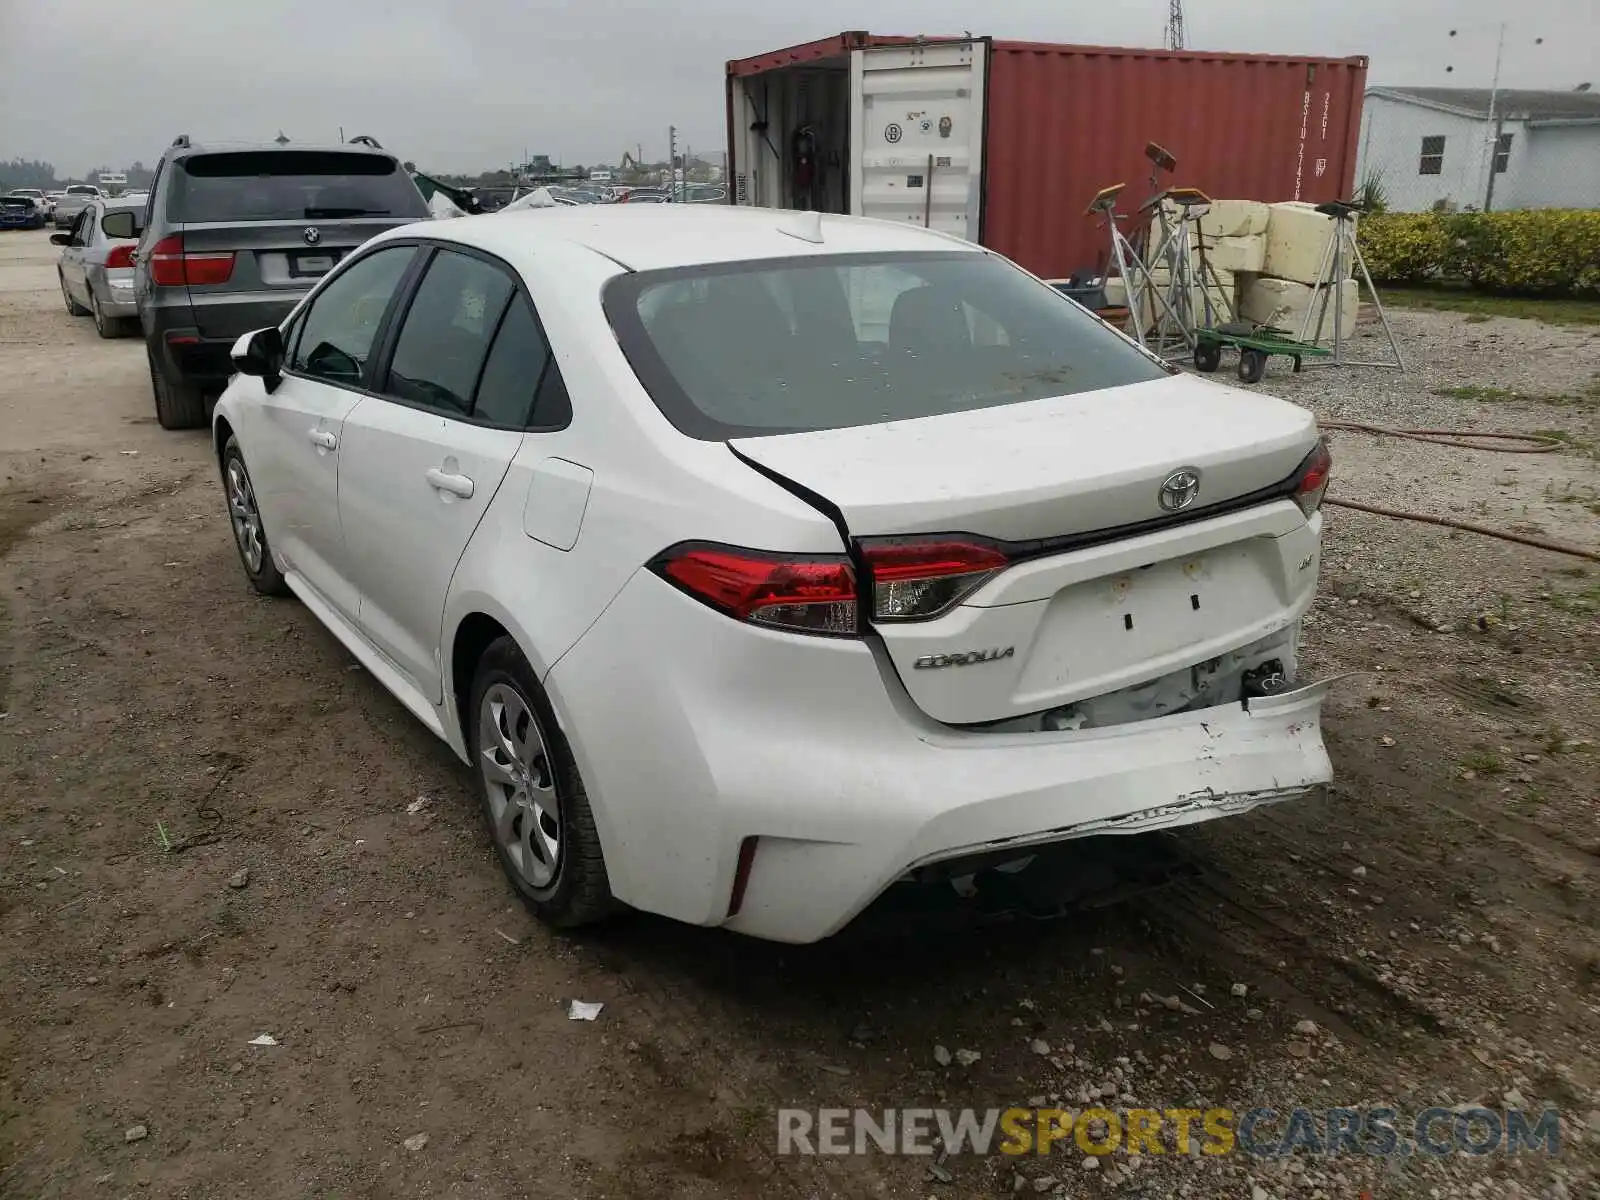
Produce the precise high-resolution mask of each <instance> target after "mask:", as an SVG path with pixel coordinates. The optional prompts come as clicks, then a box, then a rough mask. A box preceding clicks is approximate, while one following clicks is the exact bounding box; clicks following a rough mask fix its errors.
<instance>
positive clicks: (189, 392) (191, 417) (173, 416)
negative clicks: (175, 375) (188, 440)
mask: <svg viewBox="0 0 1600 1200" xmlns="http://www.w3.org/2000/svg"><path fill="white" fill-rule="evenodd" d="M145 357H146V358H148V359H149V360H150V390H151V391H152V392H153V393H154V394H155V400H156V420H157V421H159V422H160V423H161V428H163V429H199V428H200V427H201V426H202V425H204V424H205V423H206V398H205V394H204V393H203V392H201V390H200V389H199V388H197V387H195V386H194V385H193V384H187V383H169V382H167V380H166V379H165V378H164V377H163V376H162V374H161V371H160V368H158V367H157V366H156V356H155V355H154V354H153V353H152V352H151V350H150V348H149V347H148V346H147V347H145Z"/></svg>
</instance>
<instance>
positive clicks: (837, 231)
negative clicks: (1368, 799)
mask: <svg viewBox="0 0 1600 1200" xmlns="http://www.w3.org/2000/svg"><path fill="white" fill-rule="evenodd" d="M233 357H234V361H235V363H236V365H237V366H238V368H239V371H240V372H241V374H240V375H239V376H238V377H237V378H236V379H235V380H234V381H233V383H232V384H231V385H230V386H229V387H228V389H227V391H226V392H225V393H224V394H223V396H222V398H221V399H220V401H219V402H218V404H217V406H216V412H215V417H214V424H213V437H214V447H215V452H216V454H217V459H218V462H219V465H220V469H221V475H222V480H223V486H224V491H225V495H226V500H227V506H228V514H229V517H230V521H231V524H232V529H233V532H234V536H235V539H236V542H237V546H238V551H239V555H240V560H241V562H242V564H243V567H244V571H245V574H246V576H247V577H248V579H249V581H250V582H251V583H252V584H253V585H254V586H255V588H256V589H258V590H259V591H262V592H265V593H282V592H285V591H290V592H293V593H294V594H296V595H297V596H299V597H300V598H301V599H302V600H303V601H304V603H305V604H306V605H307V607H309V608H310V609H311V610H312V612H313V613H314V614H315V615H316V616H317V617H318V618H319V619H320V620H321V621H323V622H324V623H325V624H326V625H327V626H328V628H329V629H331V630H332V631H333V633H334V634H335V635H336V636H337V637H338V638H339V639H340V640H341V641H342V642H344V644H345V645H346V646H347V647H348V648H349V649H350V650H351V652H352V653H353V654H354V655H355V656H356V657H357V659H358V660H359V661H360V662H362V663H363V664H364V665H366V666H367V668H368V669H369V670H370V671H371V672H372V673H373V674H374V675H376V676H377V678H378V679H379V680H380V681H381V682H382V683H383V684H384V685H385V686H386V687H387V688H389V689H390V690H391V691H392V692H393V693H394V694H395V695H396V696H397V697H398V698H399V699H400V701H401V702H402V703H403V704H404V705H405V706H406V707H407V708H408V709H410V710H411V712H412V713H414V714H415V715H416V716H417V717H418V718H419V719H420V720H421V722H422V723H423V724H424V725H425V726H426V727H427V728H428V729H430V730H431V731H432V732H434V733H435V734H437V735H438V736H439V737H441V738H443V739H444V740H445V742H447V743H448V744H449V746H450V748H451V749H452V750H453V751H454V752H455V753H456V754H457V755H458V756H459V757H460V758H461V759H462V760H463V762H465V763H468V764H470V766H471V767H472V770H473V772H474V774H475V775H476V776H477V784H478V787H479V789H480V795H481V797H482V805H483V809H484V813H485V816H486V819H487V823H488V826H489V829H490V831H491V835H492V839H493V843H494V846H495V849H496V851H497V854H498V856H499V859H500V862H501V864H502V866H503V867H504V868H505V871H506V873H507V875H508V876H509V878H510V880H511V882H512V884H513V886H514V887H515V889H516V890H517V891H518V893H520V894H521V895H522V896H523V897H524V898H525V899H526V900H527V902H528V903H529V904H530V905H531V907H532V908H533V910H534V911H535V913H537V914H538V915H539V916H540V917H542V918H544V919H545V920H547V921H550V922H552V923H554V924H557V925H575V924H579V923H583V922H586V921H592V920H595V919H598V918H600V917H602V916H604V915H605V914H606V913H608V912H609V911H611V910H612V908H613V906H614V905H615V904H617V903H623V904H627V905H632V906H634V907H637V908H641V909H647V910H650V911H652V912H657V913H663V914H666V915H668V916H671V917H674V918H677V919H679V920H683V921H689V922H694V923H698V924H704V925H723V926H726V927H728V928H730V929H734V930H738V931H741V932H744V933H748V934H753V935H759V936H762V937H769V938H777V939H782V940H788V941H796V942H804V941H810V940H814V939H817V938H821V937H824V936H826V935H828V934H830V933H832V932H834V931H836V930H838V929H839V928H840V927H842V926H843V925H844V924H846V923H847V922H848V921H849V920H851V918H852V917H854V916H855V915H856V914H857V913H858V912H860V911H861V910H862V908H864V907H865V906H866V905H867V904H868V903H870V902H871V901H872V900H873V899H874V898H875V897H876V896H878V895H879V894H880V893H882V892H883V891H884V890H885V889H887V888H889V887H890V886H891V885H892V884H894V883H895V882H896V881H899V880H903V879H906V878H907V877H911V878H924V879H926V878H934V877H945V876H948V875H949V874H952V873H962V872H970V871H973V870H975V869H976V868H977V867H978V866H981V865H983V864H985V863H994V862H997V861H999V862H1007V861H1010V860H1018V859H1024V858H1025V857H1026V856H1028V855H1029V854H1030V853H1032V852H1033V851H1034V850H1036V849H1038V848H1040V847H1043V846H1047V845H1051V844H1054V843H1059V842H1061V841H1064V840H1068V839H1072V838H1078V837H1083V836H1086V835H1090V834H1102V833H1110V834H1120V833H1130V832H1133V831H1137V830H1149V829H1161V828H1172V827H1176V826H1182V825H1187V824H1191V823H1194V822H1199V821H1205V820H1210V819H1213V818H1217V817H1221V816H1225V815H1228V814H1232V813H1239V812H1243V811H1246V810H1248V809H1251V808H1254V807H1256V806H1258V805H1262V804H1266V803H1268V802H1272V801H1281V800H1285V799H1287V798H1289V797H1293V796H1297V795H1300V794H1302V793H1304V792H1306V791H1307V790H1308V789H1311V788H1312V787H1314V786H1316V785H1318V784H1320V783H1322V782H1324V781H1326V780H1327V779H1328V778H1329V776H1330V767H1329V762H1328V756H1327V754H1326V752H1325V750H1324V748H1323V743H1322V737H1321V733H1320V727H1319V710H1320V706H1321V703H1322V697H1323V693H1324V690H1325V687H1326V685H1325V684H1319V685H1313V686H1309V687H1307V686H1300V685H1299V684H1298V683H1297V682H1296V652H1297V640H1298V629H1299V621H1300V617H1301V615H1302V614H1303V613H1305V612H1306V610H1307V608H1308V607H1309V606H1310V604H1311V602H1312V598H1313V593H1314V591H1315V588H1316V580H1317V567H1318V555H1319V536H1320V531H1321V525H1322V518H1321V516H1320V515H1319V512H1318V509H1319V506H1320V503H1321V499H1322V495H1323V490H1324V488H1325V487H1326V484H1327V480H1328V470H1329V459H1328V455H1327V450H1326V448H1325V447H1324V445H1323V443H1322V442H1321V440H1320V439H1319V437H1318V432H1317V428H1316V423H1315V420H1314V418H1313V417H1312V415H1311V414H1310V413H1309V412H1307V411H1305V410H1304V409H1301V408H1298V407H1295V406H1293V405H1291V404H1288V403H1285V402H1284V401H1281V400H1276V399H1272V398H1270V397H1265V396H1261V395H1258V394H1255V393H1252V392H1248V391H1244V390H1240V389H1235V388H1231V387H1227V386H1223V385H1220V384H1217V383H1214V382H1211V381H1208V380H1202V379H1199V378H1196V377H1193V376H1188V375H1185V374H1183V373H1181V372H1177V371H1175V370H1172V369H1170V368H1168V367H1166V366H1165V365H1164V364H1162V363H1161V362H1160V361H1159V360H1157V359H1155V358H1153V357H1152V356H1149V355H1147V354H1146V353H1145V352H1144V351H1142V350H1141V349H1139V348H1138V347H1136V346H1135V345H1134V344H1133V343H1132V342H1130V341H1129V340H1128V339H1127V338H1125V337H1123V336H1122V335H1121V334H1119V333H1117V332H1115V331H1113V330H1112V329H1111V328H1110V327H1108V326H1106V325H1104V324H1102V323H1101V322H1100V321H1098V320H1097V319H1095V318H1094V317H1093V316H1091V315H1090V314H1088V313H1087V312H1085V311H1084V310H1083V309H1081V308H1080V307H1079V306H1078V305H1076V304H1075V303H1073V302H1072V301H1071V300H1068V299H1066V298H1065V297H1063V296H1061V295H1060V294H1059V293H1057V292H1055V291H1054V290H1053V289H1051V288H1050V287H1049V286H1047V285H1046V284H1044V283H1042V282H1040V281H1039V280H1038V279H1036V278H1034V277H1033V276H1031V275H1029V274H1027V273H1026V272H1024V271H1022V270H1021V269H1019V268H1017V267H1015V266H1014V265H1012V264H1011V263H1009V262H1007V261H1006V260H1004V259H1002V258H1000V257H999V256H998V255H996V254H993V253H991V252H989V251H986V250H984V249H982V248H981V247H978V246H976V245H974V244H972V243H969V242H965V241H960V240H957V239H954V238H949V237H946V236H944V235H942V234H938V233H935V232H931V231H928V230H923V229H919V228H910V227H906V226H904V225H899V224H888V223H880V222H873V221H863V220H860V219H856V218H849V217H836V216H823V215H820V214H816V213H802V214H782V213H774V212H770V211H763V210H758V209H734V208H729V207H727V206H714V205H704V206H696V205H681V206H674V207H669V208H660V207H655V208H644V207H641V208H638V209H630V208H622V209H617V210H596V209H591V208H566V209H547V210H544V211H542V212H538V213H530V214H498V215H496V216H493V217H475V218H467V219H464V220H458V221H441V222H434V223H431V224H429V225H426V226H414V227H412V228H410V229H403V230H395V231H392V232H390V233H386V234H382V235H380V236H379V237H377V238H375V239H373V240H372V241H371V242H369V243H368V244H367V245H365V246H364V247H362V248H361V250H360V251H358V252H356V253H355V254H353V255H351V256H350V257H349V258H347V259H346V260H345V261H343V262H342V263H340V264H339V266H338V267H337V268H336V269H335V270H334V271H333V272H332V273H331V274H330V275H329V276H328V277H327V278H326V279H324V280H323V281H322V282H321V283H320V284H319V285H318V287H317V288H316V290H315V291H313V292H312V294H311V295H310V296H309V297H307V299H306V300H305V301H303V302H302V303H301V304H300V305H299V306H298V307H297V308H296V310H295V311H294V313H293V314H292V315H290V317H289V318H288V319H287V320H286V321H285V322H283V323H282V325H281V326H279V327H272V328H267V329H263V330H259V331H257V332H254V333H251V334H248V335H245V336H242V337H240V339H239V340H238V342H237V343H236V345H235V346H234V348H233Z"/></svg>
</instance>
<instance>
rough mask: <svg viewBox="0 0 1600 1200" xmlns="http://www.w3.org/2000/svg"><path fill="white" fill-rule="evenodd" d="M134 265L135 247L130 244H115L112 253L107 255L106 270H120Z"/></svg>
mask: <svg viewBox="0 0 1600 1200" xmlns="http://www.w3.org/2000/svg"><path fill="white" fill-rule="evenodd" d="M131 266H133V247H132V246H129V245H123V246H113V247H111V253H110V254H107V255H106V270H108V271H118V270H123V269H126V268H128V267H131Z"/></svg>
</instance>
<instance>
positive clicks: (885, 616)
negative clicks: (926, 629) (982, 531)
mask: <svg viewBox="0 0 1600 1200" xmlns="http://www.w3.org/2000/svg"><path fill="white" fill-rule="evenodd" d="M860 551H861V557H862V559H863V561H864V562H865V563H866V566H867V568H868V570H869V571H870V572H871V574H872V619H873V620H874V621H925V620H927V619H928V618H930V617H936V616H938V615H939V614H940V613H943V612H946V611H948V610H949V609H951V608H954V607H955V606H956V605H957V604H959V603H960V602H961V601H962V600H964V599H966V598H967V597H968V596H970V595H971V594H972V593H973V592H975V591H977V590H978V589H979V588H980V587H982V586H983V585H984V584H985V583H987V582H988V581H989V579H990V578H992V577H993V576H994V574H995V573H996V572H997V571H1001V570H1003V569H1004V568H1005V567H1006V566H1007V565H1009V563H1010V561H1011V560H1010V559H1009V558H1008V557H1007V555H1006V554H1005V552H1004V551H1002V550H1001V549H1000V548H999V547H998V546H996V545H994V544H993V543H990V542H986V541H984V540H982V539H981V538H972V537H966V536H956V537H948V536H947V537H908V538H868V539H865V540H863V541H862V542H861V543H860Z"/></svg>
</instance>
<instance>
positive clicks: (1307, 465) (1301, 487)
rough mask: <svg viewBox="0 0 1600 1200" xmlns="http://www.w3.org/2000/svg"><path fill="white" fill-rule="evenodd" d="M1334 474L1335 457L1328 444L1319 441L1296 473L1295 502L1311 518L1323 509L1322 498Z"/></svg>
mask: <svg viewBox="0 0 1600 1200" xmlns="http://www.w3.org/2000/svg"><path fill="white" fill-rule="evenodd" d="M1332 473H1333V455H1332V454H1330V453H1329V452H1328V443H1327V442H1324V441H1321V440H1319V441H1318V442H1317V445H1316V449H1314V450H1312V451H1311V453H1310V454H1308V455H1306V458H1305V461H1304V462H1302V463H1301V464H1300V469H1299V470H1298V471H1297V472H1295V484H1294V502H1295V503H1296V504H1298V505H1299V506H1300V511H1301V512H1303V513H1305V515H1306V516H1308V517H1309V516H1311V514H1312V513H1314V512H1316V511H1317V509H1319V508H1321V507H1322V497H1323V496H1324V494H1326V492H1327V490H1328V476H1329V475H1331V474H1332Z"/></svg>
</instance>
